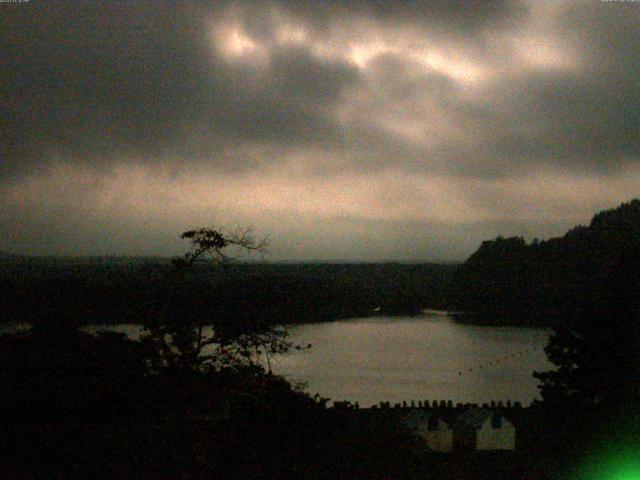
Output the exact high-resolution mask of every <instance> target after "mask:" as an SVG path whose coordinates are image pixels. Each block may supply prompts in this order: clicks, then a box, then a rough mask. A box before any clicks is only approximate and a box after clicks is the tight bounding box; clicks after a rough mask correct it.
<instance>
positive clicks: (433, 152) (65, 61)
mask: <svg viewBox="0 0 640 480" xmlns="http://www.w3.org/2000/svg"><path fill="white" fill-rule="evenodd" d="M0 55H1V57H2V62H1V65H2V66H1V68H0V134H1V137H0V154H1V157H0V206H1V208H0V250H5V251H10V252H14V253H33V254H69V255H76V254H80V255H91V254H177V253H180V252H182V251H183V250H184V248H185V247H186V245H184V244H183V243H181V241H180V240H179V238H178V237H179V235H180V233H181V232H182V231H184V230H186V229H189V228H194V227H198V226H215V227H224V228H231V229H233V228H235V227H237V226H253V227H255V229H256V232H257V234H258V235H261V234H264V235H267V234H268V235H269V236H270V237H271V239H272V246H271V254H270V256H269V259H271V260H278V259H298V260H300V259H343V260H427V261H458V260H463V259H465V258H466V257H467V256H468V255H469V254H471V253H472V252H473V251H474V250H475V249H476V248H477V247H478V246H479V244H480V242H481V241H482V240H485V239H489V238H494V237H496V236H497V235H503V236H511V235H522V236H525V238H527V239H529V240H530V239H532V238H533V237H538V238H541V239H543V238H548V237H551V236H558V235H561V234H563V233H564V232H565V231H566V230H567V229H568V228H571V227H572V226H574V225H576V224H579V223H582V224H584V223H586V222H588V221H589V219H590V217H591V216H592V215H593V213H595V212H596V211H598V210H602V209H605V208H611V207H615V206H617V205H618V204H619V203H621V202H623V201H627V200H630V199H631V198H634V197H638V196H640V71H639V70H640V2H637V1H636V2H631V1H627V2H620V1H618V2H603V1H600V0H589V1H582V2H570V1H557V2H556V1H553V2H551V1H534V2H522V3H520V2H516V1H513V2H499V1H495V2H492V1H479V0H478V1H473V2H472V1H470V2H466V3H459V4H458V5H457V6H454V2H450V1H448V0H436V1H432V2H418V1H413V2H410V1H405V2H401V1H389V2H385V1H381V0H377V1H354V0H351V1H347V0H345V1H331V2H328V1H327V2H319V1H301V0H291V1H280V2H275V1H274V2H270V1H268V0H262V1H259V2H242V1H228V2H226V1H215V2H204V1H190V2H187V1H166V2H160V1H157V2H151V1H149V2H133V1H130V2H118V1H112V2H80V1H74V2H68V3H67V2H56V1H52V0H47V1H39V0H29V1H28V2H27V1H25V2H23V3H0Z"/></svg>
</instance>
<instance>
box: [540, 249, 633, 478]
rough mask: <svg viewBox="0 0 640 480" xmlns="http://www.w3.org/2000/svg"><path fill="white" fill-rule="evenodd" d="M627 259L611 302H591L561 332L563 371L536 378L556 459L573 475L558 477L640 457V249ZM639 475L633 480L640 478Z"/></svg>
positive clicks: (554, 344) (555, 357) (556, 343)
mask: <svg viewBox="0 0 640 480" xmlns="http://www.w3.org/2000/svg"><path fill="white" fill-rule="evenodd" d="M621 258H622V260H621V261H620V262H619V263H617V264H616V265H614V266H613V268H612V272H614V273H613V274H611V275H610V281H609V283H608V285H609V290H608V292H607V295H606V297H605V299H604V300H598V301H595V300H594V299H593V298H585V299H584V304H583V308H582V310H581V312H579V313H577V314H576V315H575V316H574V317H573V318H572V319H568V320H567V322H566V323H565V324H564V325H563V326H562V327H557V328H556V329H555V330H554V332H553V335H552V336H551V339H550V341H549V344H548V346H547V347H546V349H545V350H546V353H547V356H548V358H549V360H550V361H551V362H552V363H553V364H554V365H555V366H556V368H555V369H554V370H551V371H547V372H538V373H535V374H534V376H535V377H536V378H538V379H539V380H540V381H541V384H540V392H541V394H542V398H543V400H542V402H541V405H540V407H541V409H542V411H543V412H544V413H545V415H546V418H547V420H548V422H549V425H550V429H549V434H548V435H547V438H548V440H547V441H546V444H547V447H548V448H549V454H550V455H552V454H553V455H558V456H559V457H558V458H562V459H563V460H562V464H563V465H564V467H563V468H565V470H564V475H566V476H564V477H558V478H585V475H587V474H591V473H589V470H592V471H597V470H598V469H600V470H603V469H605V466H606V465H609V463H611V462H613V463H611V465H609V466H607V467H606V468H614V469H615V468H622V465H623V464H624V462H628V461H629V459H630V458H635V459H638V458H640V289H639V287H640V250H629V251H627V252H624V253H623V254H622V255H621ZM569 320H570V321H569ZM614 460H615V461H614ZM618 464H619V465H618ZM633 468H635V469H636V470H633V472H634V473H629V472H627V473H625V475H627V474H628V475H638V474H640V470H637V468H638V466H637V465H636V466H635V467H633ZM623 470H624V469H623ZM623 470H620V472H622V471H623ZM603 471H604V470H603ZM620 474H622V473H620ZM602 475H605V474H604V473H603V474H602ZM609 475H613V474H606V475H605V476H606V478H609ZM605 476H602V478H605ZM589 478H591V477H589ZM593 478H595V477H593ZM598 478H600V477H598ZM611 478H613V476H611ZM620 478H622V477H620ZM629 478H631V477H629Z"/></svg>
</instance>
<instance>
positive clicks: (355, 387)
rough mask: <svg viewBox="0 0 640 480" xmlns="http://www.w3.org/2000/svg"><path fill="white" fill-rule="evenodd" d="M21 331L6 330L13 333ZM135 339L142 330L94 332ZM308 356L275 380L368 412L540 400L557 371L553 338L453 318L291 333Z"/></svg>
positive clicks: (289, 357)
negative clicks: (398, 405)
mask: <svg viewBox="0 0 640 480" xmlns="http://www.w3.org/2000/svg"><path fill="white" fill-rule="evenodd" d="M15 328H16V326H13V327H9V326H3V327H2V328H0V333H2V331H14V330H15ZM104 329H111V330H116V331H120V332H125V333H127V334H129V335H130V336H132V337H137V336H138V335H139V334H140V331H141V329H140V327H139V326H137V325H112V326H91V327H87V330H88V331H97V330H104ZM290 332H291V337H290V339H291V340H292V341H293V342H294V343H298V344H301V345H306V344H309V343H310V344H312V348H311V349H309V350H302V351H292V352H290V353H288V354H286V355H283V356H279V357H276V358H275V359H274V360H273V369H274V371H275V373H278V374H281V375H284V376H285V377H287V378H288V379H290V380H293V381H299V382H306V384H307V388H306V390H307V392H309V393H310V394H312V395H313V394H315V393H319V394H320V395H321V396H322V397H328V398H330V399H331V400H351V401H352V402H355V401H357V402H359V403H360V405H362V406H370V405H372V404H375V403H378V402H380V401H390V402H392V403H395V402H401V401H403V400H406V401H411V400H416V401H418V400H423V401H424V400H426V399H428V400H434V399H436V400H452V401H453V403H457V402H473V403H484V402H489V401H491V400H495V401H504V402H506V401H507V400H511V401H520V402H522V404H523V405H528V404H529V403H530V402H531V401H532V400H533V399H534V398H538V389H537V385H538V382H537V380H536V379H534V378H533V376H532V373H533V372H534V371H536V370H537V371H544V370H549V369H551V368H553V365H552V364H551V363H549V362H548V360H547V358H546V356H545V354H544V351H543V348H544V347H545V345H546V344H547V341H548V339H549V334H550V331H549V330H547V329H536V328H524V327H491V326H474V325H468V324H463V323H458V322H456V321H455V320H454V319H453V317H452V316H449V315H447V314H446V313H439V312H431V313H430V314H426V315H423V316H412V317H382V316H378V317H369V318H355V319H350V320H341V321H336V322H323V323H312V324H303V325H297V326H293V327H290Z"/></svg>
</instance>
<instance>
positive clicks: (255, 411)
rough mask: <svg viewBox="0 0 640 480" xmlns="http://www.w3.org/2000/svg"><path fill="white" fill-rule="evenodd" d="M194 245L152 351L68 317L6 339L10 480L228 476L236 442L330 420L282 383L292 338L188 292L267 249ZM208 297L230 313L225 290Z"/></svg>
mask: <svg viewBox="0 0 640 480" xmlns="http://www.w3.org/2000/svg"><path fill="white" fill-rule="evenodd" d="M183 238H185V239H188V240H189V241H190V242H191V249H190V250H189V252H187V254H186V255H184V257H182V258H180V259H177V260H176V261H175V262H174V267H173V268H172V269H171V270H170V271H169V272H166V271H165V272H161V274H160V277H161V278H158V279H157V280H158V281H157V282H154V283H153V284H152V285H150V289H152V290H153V295H152V297H151V302H150V304H149V305H148V306H147V307H148V308H145V309H144V311H145V316H144V318H143V319H141V323H143V325H144V327H145V329H146V333H144V334H143V335H142V337H141V338H140V339H130V338H127V337H126V336H125V335H122V334H117V333H113V332H105V333H100V334H97V335H93V334H90V333H87V332H86V331H84V330H81V329H80V328H78V326H77V324H76V323H75V322H74V321H71V320H69V319H65V318H63V317H58V318H56V319H50V321H48V322H44V323H41V324H37V325H34V326H33V328H32V329H31V330H30V331H28V332H22V333H16V334H9V335H3V336H2V337H0V388H1V390H0V402H1V408H0V431H2V432H3V434H2V435H0V465H1V466H0V477H5V478H17V477H19V476H22V477H23V478H59V477H64V478H95V477H96V476H98V477H102V476H103V475H104V476H106V477H108V478H116V477H119V478H134V477H136V476H138V475H139V476H140V477H141V478H182V477H184V476H185V475H193V474H194V473H197V472H200V473H202V474H203V476H204V472H207V475H208V476H211V474H212V472H215V471H216V469H217V470H218V471H224V472H226V473H227V474H228V473H229V472H232V471H233V467H234V465H233V464H231V465H229V464H228V463H227V462H232V461H233V458H235V457H234V456H233V455H228V454H226V453H224V450H225V448H226V445H225V444H224V443H220V442H221V441H222V439H223V438H224V436H225V435H227V434H229V433H230V432H232V431H236V435H237V441H238V442H242V439H243V438H246V440H247V442H248V443H250V444H251V442H253V441H258V439H259V437H260V436H259V435H258V436H257V437H256V436H255V433H256V432H254V433H251V434H250V432H253V430H254V429H255V428H257V427H259V428H262V429H264V430H265V431H269V430H272V431H273V432H274V433H272V434H271V436H272V438H271V440H272V441H274V442H275V441H276V440H278V439H279V435H281V434H280V433H278V432H280V431H281V432H282V435H283V436H284V437H287V436H289V437H290V436H291V435H292V434H293V432H294V431H295V430H296V429H295V428H293V427H286V428H285V426H286V425H296V424H297V422H299V421H300V419H301V418H313V416H314V415H315V412H318V411H321V410H322V409H323V408H324V401H323V400H322V399H319V398H310V397H309V396H308V395H306V394H304V393H302V392H301V391H300V390H299V389H297V388H294V387H292V385H291V384H290V383H289V382H287V381H285V380H284V379H282V378H279V377H277V376H275V375H273V374H272V373H271V372H270V368H269V358H270V356H271V355H273V354H274V353H281V352H284V351H286V350H287V349H288V348H290V347H292V345H291V344H289V343H288V342H287V340H286V331H285V330H284V329H280V328H276V327H275V326H274V325H272V324H271V322H269V319H265V318H263V317H260V316H257V315H251V316H239V317H238V316H226V317H221V316H217V315H216V316H214V315H212V314H211V311H209V309H208V308H207V305H209V304H210V301H211V299H210V298H209V299H206V300H207V301H204V300H205V299H202V298H195V299H194V298H193V296H190V295H189V293H190V292H188V290H187V289H188V287H189V285H193V284H194V282H198V281H200V277H199V272H201V271H202V269H203V268H212V267H213V268H215V267H220V266H221V265H223V264H224V262H226V261H229V259H230V257H229V254H228V253H227V252H229V251H233V249H234V248H235V249H236V250H238V251H264V249H265V248H266V245H267V243H266V242H265V241H257V240H255V239H254V238H253V237H252V236H251V235H250V233H249V232H247V231H243V232H238V233H235V234H225V233H223V232H220V231H217V230H213V229H200V230H193V231H189V232H185V234H184V235H183ZM205 260H206V261H207V262H205ZM207 281H208V280H207ZM206 291H207V294H208V295H210V296H212V297H213V298H214V299H216V298H220V299H221V301H223V299H224V294H223V292H221V291H220V290H219V285H218V284H216V283H214V282H212V283H211V284H210V285H207V289H206ZM141 311H143V309H141ZM265 365H266V368H265ZM252 425H253V426H252ZM282 429H284V430H282ZM225 432H227V433H226V434H225ZM286 432H288V433H287V434H285V433H286ZM245 435H246V437H245ZM207 438H209V440H215V442H214V443H213V444H212V445H205V443H206V439H207ZM252 438H253V440H251V439H252ZM216 442H217V443H216ZM276 443H277V442H276ZM228 444H229V446H234V442H233V441H232V439H229V440H228ZM200 448H201V449H202V451H201V452H200V453H198V449H200ZM234 448H236V449H237V448H239V445H235V446H234ZM210 449H211V451H210ZM220 449H222V450H223V451H222V452H221V451H219V450H220ZM198 455H200V456H198ZM235 467H238V468H239V467H240V465H237V464H236V465H235Z"/></svg>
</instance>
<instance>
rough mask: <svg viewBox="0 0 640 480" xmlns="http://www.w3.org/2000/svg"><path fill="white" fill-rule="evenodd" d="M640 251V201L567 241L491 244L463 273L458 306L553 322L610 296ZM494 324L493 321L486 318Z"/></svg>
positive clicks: (496, 316)
mask: <svg viewBox="0 0 640 480" xmlns="http://www.w3.org/2000/svg"><path fill="white" fill-rule="evenodd" d="M639 248H640V200H637V199H636V200H633V201H631V202H628V203H623V204H622V205H620V206H619V207H618V208H615V209H611V210H605V211H602V212H600V213H598V214H597V215H595V216H594V217H593V219H592V220H591V223H590V224H589V225H588V226H577V227H575V228H573V229H572V230H570V231H568V232H567V233H566V234H565V235H564V236H562V237H558V238H551V239H549V240H546V241H544V240H543V241H537V240H534V241H533V242H532V243H526V242H525V240H524V239H523V238H522V237H512V238H502V237H498V238H496V239H495V240H491V241H485V242H483V243H482V245H480V248H479V249H478V250H477V251H476V252H475V253H474V254H473V255H471V257H469V259H468V260H467V261H466V262H465V263H464V264H463V265H461V266H460V267H459V268H458V270H457V271H456V272H455V275H454V278H453V281H452V288H451V292H450V299H451V302H452V303H454V304H455V305H456V306H457V307H458V308H459V309H462V310H465V311H469V312H474V313H476V314H478V315H476V316H474V317H473V319H474V321H488V322H498V323H499V322H512V323H538V324H541V323H547V322H549V321H550V319H554V318H555V319H561V318H563V317H565V316H567V315H568V316H572V315H573V313H574V312H576V311H578V310H581V309H582V308H584V307H585V304H587V303H589V304H598V303H601V302H602V301H603V299H605V297H606V296H607V294H608V289H609V285H610V283H611V282H612V281H614V280H615V278H614V277H615V276H616V272H618V271H619V270H620V265H621V263H623V262H625V258H627V257H628V256H629V255H631V254H632V252H637V251H639ZM483 319H486V320H483Z"/></svg>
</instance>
